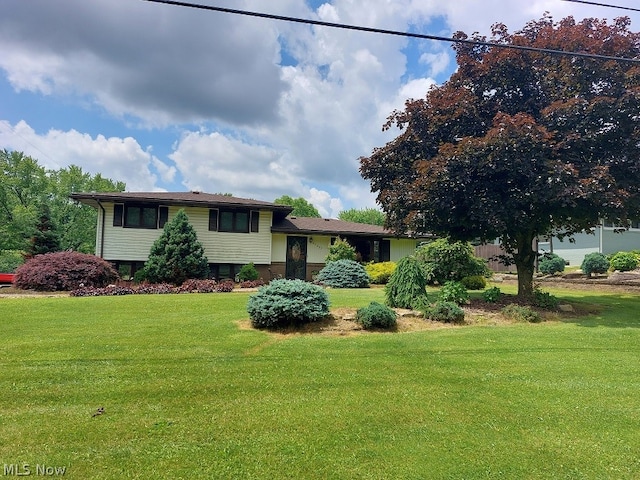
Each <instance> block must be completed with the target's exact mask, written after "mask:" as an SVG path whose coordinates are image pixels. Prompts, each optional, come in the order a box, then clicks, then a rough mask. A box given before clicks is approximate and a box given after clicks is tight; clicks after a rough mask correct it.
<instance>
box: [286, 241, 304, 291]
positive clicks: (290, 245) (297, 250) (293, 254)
mask: <svg viewBox="0 0 640 480" xmlns="http://www.w3.org/2000/svg"><path fill="white" fill-rule="evenodd" d="M285 277H286V278H291V279H295V278H299V279H300V280H306V278H307V237H293V236H290V237H287V263H286V266H285Z"/></svg>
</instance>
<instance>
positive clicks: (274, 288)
mask: <svg viewBox="0 0 640 480" xmlns="http://www.w3.org/2000/svg"><path fill="white" fill-rule="evenodd" d="M247 312H248V313H249V317H250V318H251V324H252V325H253V326H254V327H256V328H275V327H283V326H291V325H301V324H303V323H310V322H316V321H318V320H320V319H322V318H324V317H326V316H327V315H329V296H328V295H327V292H325V291H324V290H323V289H322V287H319V286H318V285H314V284H312V283H308V282H305V281H303V280H288V279H284V278H283V279H279V280H273V281H272V282H271V283H269V284H268V285H265V286H264V287H260V288H259V289H258V293H256V294H255V295H252V296H251V297H249V302H248V303H247Z"/></svg>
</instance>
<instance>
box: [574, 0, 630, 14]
mask: <svg viewBox="0 0 640 480" xmlns="http://www.w3.org/2000/svg"><path fill="white" fill-rule="evenodd" d="M562 1H563V2H571V3H583V4H585V5H594V6H596V7H606V8H618V9H620V10H629V11H631V12H640V8H633V7H623V6H620V5H609V4H606V3H600V2H587V1H586V0H562Z"/></svg>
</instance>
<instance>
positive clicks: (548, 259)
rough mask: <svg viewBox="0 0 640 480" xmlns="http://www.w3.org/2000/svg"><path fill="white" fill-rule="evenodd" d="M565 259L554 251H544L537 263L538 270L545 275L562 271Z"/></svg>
mask: <svg viewBox="0 0 640 480" xmlns="http://www.w3.org/2000/svg"><path fill="white" fill-rule="evenodd" d="M565 264H566V261H565V259H564V258H562V257H560V256H558V255H556V254H555V253H546V254H544V255H543V256H542V258H541V259H540V262H539V263H538V270H539V271H540V273H543V274H545V275H553V274H555V273H560V272H564V267H565Z"/></svg>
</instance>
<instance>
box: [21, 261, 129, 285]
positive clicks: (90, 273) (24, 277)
mask: <svg viewBox="0 0 640 480" xmlns="http://www.w3.org/2000/svg"><path fill="white" fill-rule="evenodd" d="M118 278H119V277H118V272H116V271H115V269H114V268H113V267H112V266H111V264H110V263H109V262H107V261H105V260H103V259H102V258H99V257H96V256H95V255H89V254H87V253H79V252H55V253H45V254H43V255H36V256H35V257H33V258H31V259H30V260H28V261H27V262H26V263H25V264H23V265H21V266H20V267H18V268H17V269H16V273H15V279H14V285H15V286H16V287H17V288H21V289H23V290H41V291H48V292H53V291H66V290H73V289H76V288H78V287H81V286H85V287H104V286H106V285H109V284H110V283H114V282H115V281H117V280H118Z"/></svg>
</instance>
